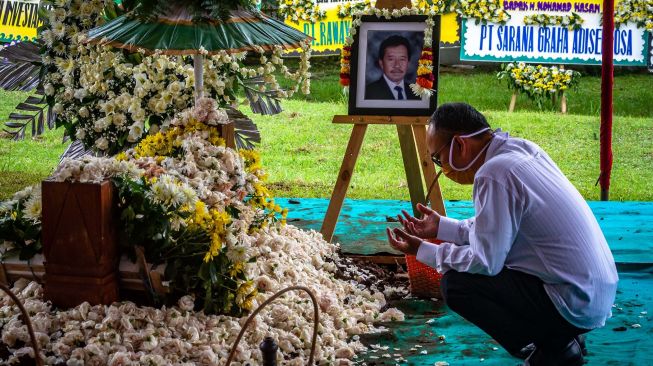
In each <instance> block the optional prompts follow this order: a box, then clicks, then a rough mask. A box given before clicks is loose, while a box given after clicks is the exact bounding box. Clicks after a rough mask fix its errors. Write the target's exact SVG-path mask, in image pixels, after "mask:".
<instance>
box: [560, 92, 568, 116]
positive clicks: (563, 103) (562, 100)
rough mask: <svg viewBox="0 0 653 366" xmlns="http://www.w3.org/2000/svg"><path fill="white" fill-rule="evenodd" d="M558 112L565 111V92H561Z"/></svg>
mask: <svg viewBox="0 0 653 366" xmlns="http://www.w3.org/2000/svg"><path fill="white" fill-rule="evenodd" d="M560 112H562V114H565V113H567V96H566V95H565V93H562V96H561V97H560Z"/></svg>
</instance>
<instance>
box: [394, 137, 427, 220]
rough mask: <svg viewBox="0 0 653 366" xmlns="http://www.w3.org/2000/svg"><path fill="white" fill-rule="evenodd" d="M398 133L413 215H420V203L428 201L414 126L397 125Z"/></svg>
mask: <svg viewBox="0 0 653 366" xmlns="http://www.w3.org/2000/svg"><path fill="white" fill-rule="evenodd" d="M397 135H398V136H399V146H401V157H402V158H403V161H404V169H405V171H406V181H407V183H408V192H409V193H410V202H411V204H412V206H413V215H414V216H416V217H419V216H420V214H419V211H418V210H417V204H418V203H426V196H425V194H424V185H423V183H422V172H421V170H420V165H421V164H420V159H419V156H418V154H417V146H416V145H415V135H414V134H413V128H412V126H400V125H397Z"/></svg>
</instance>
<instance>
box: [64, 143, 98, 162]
mask: <svg viewBox="0 0 653 366" xmlns="http://www.w3.org/2000/svg"><path fill="white" fill-rule="evenodd" d="M66 140H69V138H64V141H66ZM86 155H90V156H102V154H100V153H98V152H97V151H94V150H92V149H86V148H85V147H84V143H83V142H82V140H75V141H73V142H72V143H71V144H70V145H68V147H67V148H66V150H64V152H63V154H61V156H60V157H59V164H61V162H62V161H63V159H65V158H70V159H79V158H81V157H82V156H86Z"/></svg>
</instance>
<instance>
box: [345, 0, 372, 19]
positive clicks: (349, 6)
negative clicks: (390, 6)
mask: <svg viewBox="0 0 653 366" xmlns="http://www.w3.org/2000/svg"><path fill="white" fill-rule="evenodd" d="M375 2H376V1H375ZM375 2H374V3H375ZM374 3H373V2H372V1H371V0H365V1H360V2H346V3H344V4H338V6H337V7H336V11H337V12H338V18H339V19H345V18H352V17H353V16H354V15H355V14H356V13H359V12H364V11H366V10H367V9H370V8H371V7H373V6H374Z"/></svg>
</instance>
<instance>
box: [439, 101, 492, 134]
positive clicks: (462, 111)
mask: <svg viewBox="0 0 653 366" xmlns="http://www.w3.org/2000/svg"><path fill="white" fill-rule="evenodd" d="M429 126H430V127H431V128H432V129H433V130H434V131H439V130H444V131H447V132H451V133H462V134H466V133H472V132H476V131H478V130H480V129H483V128H486V127H490V125H489V124H488V123H487V120H486V119H485V116H483V115H482V114H481V112H479V111H477V110H476V109H475V108H474V107H472V106H471V105H469V104H467V103H445V104H442V105H441V106H439V107H438V108H437V109H436V110H435V112H433V115H432V116H431V118H430V119H429Z"/></svg>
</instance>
